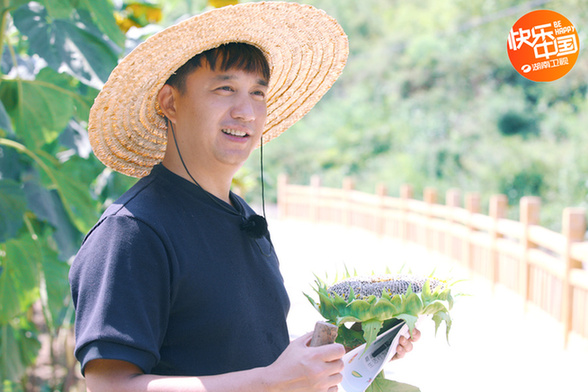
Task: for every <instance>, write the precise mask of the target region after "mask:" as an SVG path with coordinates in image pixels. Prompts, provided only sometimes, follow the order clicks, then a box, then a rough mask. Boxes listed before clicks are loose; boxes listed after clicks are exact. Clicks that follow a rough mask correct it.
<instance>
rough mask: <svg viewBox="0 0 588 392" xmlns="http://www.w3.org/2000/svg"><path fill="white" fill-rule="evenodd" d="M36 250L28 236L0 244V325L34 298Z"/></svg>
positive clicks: (38, 255) (37, 277)
mask: <svg viewBox="0 0 588 392" xmlns="http://www.w3.org/2000/svg"><path fill="white" fill-rule="evenodd" d="M38 260H40V254H39V249H38V246H37V244H36V243H35V241H34V240H33V239H32V238H31V236H30V235H24V236H21V237H19V238H14V239H11V240H8V241H6V242H5V243H2V244H0V266H1V267H2V271H1V272H0V304H1V305H2V306H1V307H0V325H1V324H5V323H7V322H9V321H10V320H11V319H13V318H14V317H16V316H18V315H19V314H21V313H23V312H24V311H25V310H26V309H28V307H29V306H30V305H31V304H32V303H33V302H34V301H35V300H36V298H37V297H38V285H39V270H38V264H37V263H38Z"/></svg>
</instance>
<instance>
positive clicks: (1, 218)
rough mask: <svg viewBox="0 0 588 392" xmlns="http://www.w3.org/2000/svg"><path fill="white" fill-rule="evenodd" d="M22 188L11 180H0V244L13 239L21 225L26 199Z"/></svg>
mask: <svg viewBox="0 0 588 392" xmlns="http://www.w3.org/2000/svg"><path fill="white" fill-rule="evenodd" d="M24 196H25V193H24V190H23V188H22V186H21V185H20V184H19V183H17V182H15V181H12V180H0V242H4V241H6V240H7V239H8V238H11V237H14V236H15V235H16V233H17V232H18V230H19V229H20V228H21V227H22V225H23V215H24V213H25V211H26V207H27V205H26V199H25V197H24Z"/></svg>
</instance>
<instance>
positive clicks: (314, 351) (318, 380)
mask: <svg viewBox="0 0 588 392" xmlns="http://www.w3.org/2000/svg"><path fill="white" fill-rule="evenodd" d="M311 337H312V333H308V334H306V335H304V336H302V337H300V338H298V339H296V340H294V341H292V342H291V343H290V345H289V346H288V347H287V348H286V350H284V352H283V353H282V355H280V357H279V358H278V359H277V360H276V361H275V362H274V363H273V364H271V365H270V366H269V367H268V368H267V369H268V372H267V373H268V375H269V379H268V382H269V385H268V386H269V390H271V391H308V392H312V391H317V392H318V391H321V392H324V391H329V392H334V391H337V384H339V383H340V382H341V380H342V379H343V376H342V375H341V371H342V370H343V360H342V359H341V358H342V357H343V355H344V354H345V348H344V347H343V346H342V345H341V344H337V343H334V344H327V345H324V346H320V347H309V346H308V344H309V343H310V339H311Z"/></svg>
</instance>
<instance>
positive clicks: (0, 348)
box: [0, 324, 41, 390]
mask: <svg viewBox="0 0 588 392" xmlns="http://www.w3.org/2000/svg"><path fill="white" fill-rule="evenodd" d="M31 328H33V329H34V327H32V326H31ZM31 328H15V327H13V326H11V325H10V324H3V325H2V324H0V380H5V381H14V382H16V381H19V380H20V379H21V377H22V376H23V375H24V373H25V371H26V368H27V367H28V366H29V365H31V364H32V363H33V362H34V360H35V358H36V357H37V353H38V352H39V349H40V348H41V344H40V343H39V341H38V340H37V339H36V337H35V336H34V334H31V331H30V329H31ZM0 390H1V388H0Z"/></svg>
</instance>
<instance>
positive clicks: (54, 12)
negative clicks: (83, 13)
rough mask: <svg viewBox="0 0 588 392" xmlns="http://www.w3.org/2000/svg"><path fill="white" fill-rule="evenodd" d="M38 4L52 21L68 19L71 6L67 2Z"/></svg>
mask: <svg viewBox="0 0 588 392" xmlns="http://www.w3.org/2000/svg"><path fill="white" fill-rule="evenodd" d="M38 2H39V3H41V4H43V6H45V9H46V10H47V14H48V15H49V16H50V17H51V18H54V19H67V18H69V16H70V14H71V11H72V5H71V4H70V3H69V2H68V1H64V0H40V1H38ZM97 2H98V3H101V1H97Z"/></svg>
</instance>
